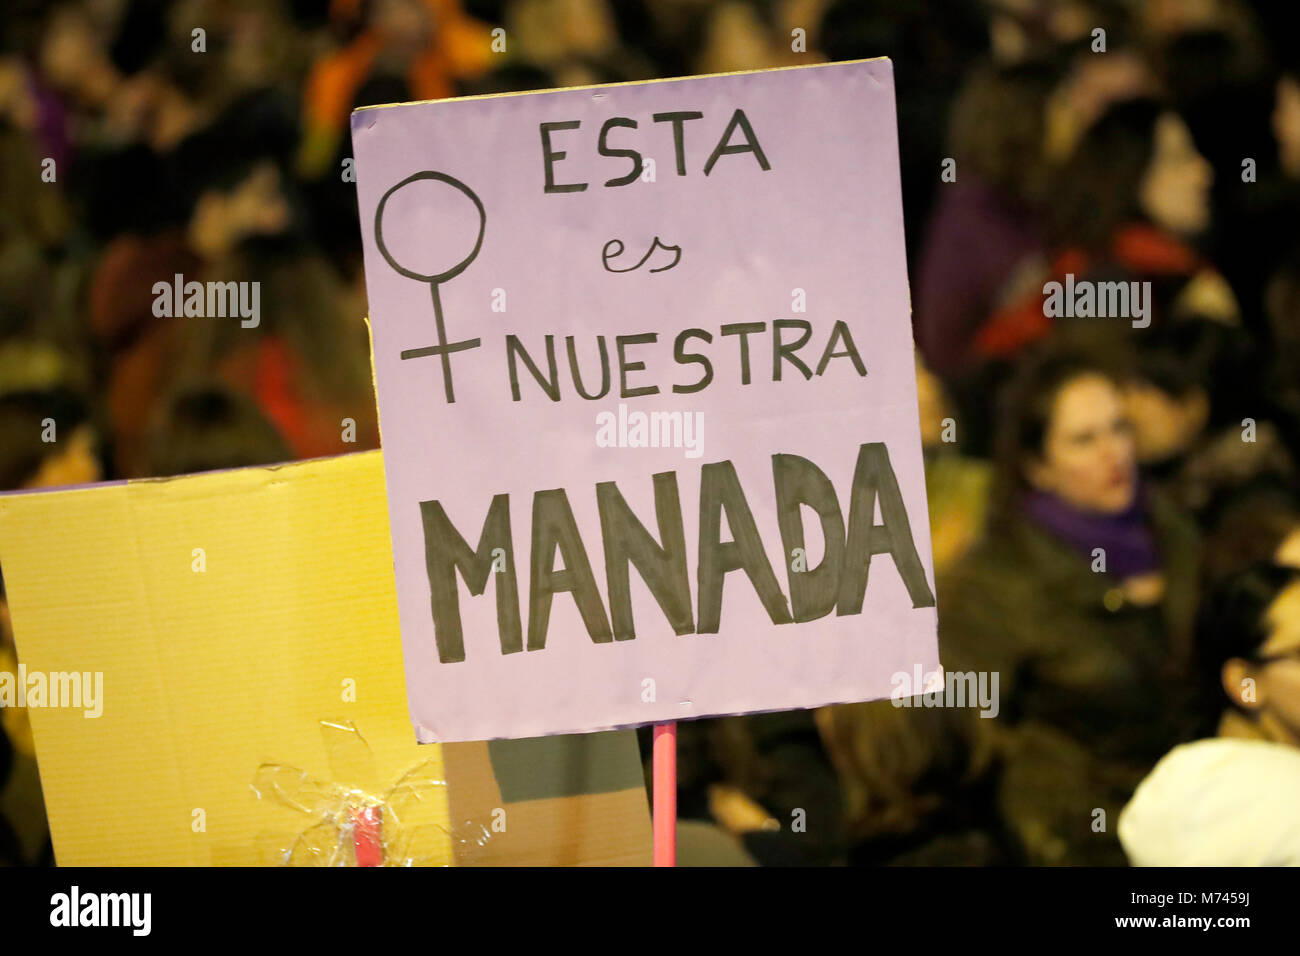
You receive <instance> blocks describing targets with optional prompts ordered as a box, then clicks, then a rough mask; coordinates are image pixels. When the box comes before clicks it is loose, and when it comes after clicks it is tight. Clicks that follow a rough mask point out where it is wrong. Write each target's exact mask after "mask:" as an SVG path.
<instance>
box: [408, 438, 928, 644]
mask: <svg viewBox="0 0 1300 956" xmlns="http://www.w3.org/2000/svg"><path fill="white" fill-rule="evenodd" d="M652 481H653V484H654V500H655V515H654V521H653V524H654V526H655V528H656V530H657V531H658V536H657V537H656V535H655V534H653V533H652V532H651V531H650V530H649V529H648V528H647V527H646V524H645V522H643V521H642V519H641V518H639V517H638V516H637V515H636V514H635V513H634V512H633V511H632V509H631V507H630V506H629V505H628V503H627V500H626V499H625V498H624V497H623V493H622V492H621V491H620V490H619V488H618V485H617V484H616V483H615V482H613V481H603V482H599V483H598V484H597V485H596V487H595V497H596V506H597V509H598V511H599V514H600V537H601V541H600V544H599V548H600V551H601V553H602V554H601V557H602V558H603V561H604V568H605V578H606V585H607V589H608V601H606V599H605V597H604V596H602V595H601V593H600V588H599V586H598V585H597V583H596V578H595V576H594V575H593V574H592V570H591V559H590V557H589V556H588V553H587V546H586V544H585V543H584V542H583V540H582V535H581V533H580V532H579V530H578V523H577V521H576V520H575V519H574V516H573V509H572V507H571V506H570V504H569V493H568V492H567V491H566V490H565V489H563V488H552V489H547V490H544V491H537V492H535V493H534V494H533V505H532V527H531V536H530V537H531V553H530V555H529V569H530V571H529V575H528V605H527V610H528V627H527V644H526V645H525V637H524V627H523V621H522V619H521V616H520V605H519V583H518V574H517V564H516V562H515V560H514V544H513V542H514V540H515V536H514V534H513V531H512V528H511V525H510V496H509V495H508V494H498V495H496V496H495V497H494V498H493V499H492V503H491V505H490V506H489V507H488V512H487V517H486V519H485V520H484V522H483V526H482V529H481V530H480V532H479V536H478V545H477V547H472V546H471V545H470V544H469V542H468V541H466V539H465V537H464V536H463V535H462V534H461V533H460V532H459V531H458V530H457V529H456V528H455V526H453V525H452V523H451V520H450V519H449V518H448V517H447V513H446V510H445V509H444V508H443V506H442V503H441V502H440V501H422V502H420V515H421V518H422V521H423V525H424V547H425V562H426V568H427V571H428V575H429V592H430V601H431V605H432V612H433V624H434V638H435V643H436V644H437V650H438V660H439V661H440V662H442V663H444V664H446V663H455V662H460V661H464V660H465V643H464V636H463V631H462V624H461V614H460V589H459V581H458V577H457V576H458V575H459V576H460V577H461V578H463V579H464V582H465V584H466V586H467V587H468V588H469V592H470V594H471V595H475V596H477V595H481V594H482V593H483V592H484V589H485V588H486V587H487V582H488V580H489V579H492V580H493V581H494V585H493V588H494V590H495V592H496V616H497V632H498V639H499V642H500V647H501V653H502V654H516V653H519V652H520V651H523V650H524V648H525V646H527V649H528V650H529V651H541V650H544V649H545V648H546V640H547V629H548V625H549V622H550V616H551V604H552V601H553V600H554V599H555V596H556V595H557V594H569V595H570V596H571V597H572V598H573V600H574V602H575V604H576V605H577V608H578V612H579V614H580V615H581V616H582V621H583V625H584V627H585V629H586V631H587V636H588V637H589V638H590V639H591V641H592V642H593V643H594V644H596V645H605V646H608V647H610V648H611V649H612V648H613V647H616V646H618V644H617V642H621V641H628V640H632V639H633V638H635V637H636V625H635V622H634V621H633V619H632V590H631V585H630V583H629V579H630V571H631V568H633V567H635V568H636V570H637V573H638V574H639V575H640V576H641V579H642V581H644V582H645V584H646V587H647V588H648V589H649V591H650V593H651V595H653V597H654V600H655V601H656V603H657V604H658V606H659V609H660V610H661V611H662V612H663V615H664V617H665V618H666V620H667V622H668V624H669V625H670V626H671V627H672V629H673V632H674V633H675V634H678V635H683V634H692V633H694V634H716V633H718V631H719V627H720V623H721V622H720V618H721V614H722V589H723V583H724V582H725V580H726V577H727V575H728V574H729V573H731V572H733V571H743V572H744V574H745V577H746V578H748V580H749V583H750V585H751V586H752V587H753V588H754V590H755V592H756V593H757V595H758V598H759V600H760V601H761V602H762V604H763V607H764V609H765V610H766V611H767V614H768V617H769V618H770V619H771V621H772V623H773V624H778V625H779V624H796V623H807V622H809V621H815V620H817V619H818V618H822V617H825V616H826V615H828V614H830V613H831V612H832V611H833V612H835V614H836V616H839V617H843V616H845V615H852V614H861V613H862V606H863V600H864V596H865V593H866V588H867V572H868V569H869V567H870V564H871V559H872V558H873V557H875V556H879V555H885V554H887V555H889V557H890V558H891V559H892V560H893V563H894V566H895V568H896V569H897V571H898V574H899V576H900V577H901V578H902V581H903V584H904V586H905V587H906V588H907V592H908V595H909V596H910V597H911V599H912V606H913V607H914V608H921V607H934V594H933V592H932V591H931V590H930V586H929V584H928V583H927V581H926V578H925V569H924V567H923V566H922V564H921V560H920V558H919V557H918V556H917V551H916V543H915V542H914V541H913V539H912V530H911V526H910V523H909V521H908V516H907V510H906V508H905V507H904V505H903V499H902V496H901V494H900V493H899V490H898V480H897V478H896V477H895V475H894V470H893V468H892V467H891V465H890V462H889V452H888V450H887V449H886V448H885V445H884V444H883V443H881V442H870V443H868V444H864V445H862V446H860V447H859V449H858V460H857V464H856V466H855V469H854V473H853V483H852V487H851V488H850V492H849V513H848V522H847V525H846V523H845V520H844V514H843V512H842V510H841V508H840V502H839V499H838V497H837V495H836V492H835V488H834V486H833V485H832V483H831V480H830V478H829V477H827V475H826V473H825V472H824V471H822V470H821V469H820V468H818V467H817V466H816V465H815V464H813V463H812V462H811V461H809V460H808V459H806V458H801V457H799V456H797V455H786V454H776V455H773V456H772V481H773V496H774V504H775V507H774V508H771V509H764V510H765V511H766V510H771V511H773V512H774V513H775V514H776V517H777V527H778V530H779V531H780V536H781V547H782V551H783V553H784V554H792V553H794V549H796V548H798V549H800V550H801V553H805V554H806V553H807V546H806V544H805V540H804V514H805V513H806V512H809V511H811V512H812V513H813V514H815V515H817V517H818V520H819V521H820V524H821V532H822V537H823V539H824V541H825V553H824V554H823V557H822V561H821V564H819V565H818V566H817V567H815V568H809V569H807V570H802V571H798V572H795V571H793V570H790V569H787V580H788V587H789V597H788V598H787V596H786V594H785V593H783V592H782V590H781V585H780V584H779V583H778V582H777V578H776V574H775V572H774V571H773V568H772V564H771V563H770V562H769V561H768V558H767V550H766V547H765V546H764V543H763V540H762V538H761V536H760V534H759V530H758V525H757V524H756V522H755V521H754V512H753V509H752V508H751V507H750V504H749V499H748V496H747V495H746V492H745V490H744V489H743V488H742V486H741V483H740V478H739V476H738V475H737V473H736V468H735V466H734V465H733V464H732V463H731V462H730V461H718V462H709V463H707V464H705V465H703V466H701V468H700V485H699V487H700V491H699V510H698V515H699V540H698V541H697V542H696V544H697V551H696V556H697V564H696V573H695V601H694V602H692V599H691V581H690V577H689V573H688V570H687V562H686V557H687V544H686V535H685V532H684V524H683V521H682V506H681V500H680V497H679V495H678V489H677V473H676V472H673V471H667V472H661V473H659V474H656V475H654V476H653V478H652ZM877 508H879V513H880V517H881V522H882V523H881V524H876V523H875V515H876V511H877ZM724 517H725V520H726V523H725V528H726V529H727V533H728V534H729V536H730V538H731V540H723V536H722V535H723V528H724V524H723V519H724ZM500 554H504V555H505V556H506V561H505V566H504V569H503V568H502V567H501V562H500V561H499V560H498V557H499V555H500ZM557 555H558V556H559V557H560V558H562V559H563V567H562V568H560V569H558V570H557V569H556V557H557ZM782 563H783V564H784V563H785V562H782ZM494 570H495V573H494Z"/></svg>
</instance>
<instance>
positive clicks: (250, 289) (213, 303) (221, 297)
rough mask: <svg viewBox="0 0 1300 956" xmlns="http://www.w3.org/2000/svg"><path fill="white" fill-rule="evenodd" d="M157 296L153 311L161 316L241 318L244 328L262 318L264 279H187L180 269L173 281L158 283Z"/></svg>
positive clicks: (156, 285) (241, 326)
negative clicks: (195, 280)
mask: <svg viewBox="0 0 1300 956" xmlns="http://www.w3.org/2000/svg"><path fill="white" fill-rule="evenodd" d="M153 295H154V300H153V314H154V315H156V316H157V317H158V318H160V319H164V318H165V319H170V318H181V317H182V316H183V317H185V318H200V319H203V318H207V319H226V318H232V319H233V318H236V317H238V318H239V319H241V321H240V323H239V326H240V328H244V329H255V328H257V326H258V325H259V324H260V323H261V321H262V309H261V300H262V283H260V282H206V283H205V282H186V281H185V277H184V276H183V275H181V274H180V273H179V272H178V273H176V275H175V276H174V278H173V280H172V282H170V283H167V282H155V283H154V284H153Z"/></svg>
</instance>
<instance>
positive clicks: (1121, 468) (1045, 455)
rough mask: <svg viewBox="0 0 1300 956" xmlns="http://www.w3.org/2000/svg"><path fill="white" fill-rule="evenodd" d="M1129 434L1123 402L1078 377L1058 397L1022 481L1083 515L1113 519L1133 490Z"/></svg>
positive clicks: (1106, 385) (1110, 386)
mask: <svg viewBox="0 0 1300 956" xmlns="http://www.w3.org/2000/svg"><path fill="white" fill-rule="evenodd" d="M1134 461H1135V451H1134V442H1133V430H1132V427H1131V426H1130V424H1129V420H1128V415H1127V412H1126V411H1125V407H1124V396H1123V395H1122V394H1121V393H1120V390H1119V389H1118V388H1117V387H1116V385H1115V384H1114V383H1113V382H1112V381H1111V380H1110V379H1108V378H1106V377H1105V376H1102V375H1093V374H1089V375H1081V376H1079V377H1078V378H1076V379H1073V380H1071V381H1069V382H1067V383H1066V384H1065V385H1064V386H1063V387H1062V388H1061V390H1060V391H1059V392H1057V395H1056V401H1055V402H1054V403H1053V407H1052V417H1051V421H1050V422H1049V424H1048V429H1047V435H1046V437H1045V438H1044V440H1043V449H1042V453H1041V455H1040V456H1039V457H1036V458H1034V459H1031V460H1030V462H1029V463H1028V468H1027V469H1026V477H1028V479H1029V481H1030V483H1031V484H1032V485H1034V486H1035V487H1036V488H1039V489H1041V490H1043V491H1048V492H1051V493H1052V494H1054V495H1056V496H1057V497H1058V498H1061V499H1062V500H1064V501H1065V502H1067V503H1068V504H1070V505H1073V506H1074V507H1076V508H1079V509H1080V510H1083V511H1096V512H1101V513H1104V514H1115V513H1117V512H1120V511H1123V510H1124V509H1125V508H1127V507H1128V506H1129V505H1130V504H1132V502H1133V495H1134V491H1135V489H1136V487H1137V474H1136V469H1135V464H1134Z"/></svg>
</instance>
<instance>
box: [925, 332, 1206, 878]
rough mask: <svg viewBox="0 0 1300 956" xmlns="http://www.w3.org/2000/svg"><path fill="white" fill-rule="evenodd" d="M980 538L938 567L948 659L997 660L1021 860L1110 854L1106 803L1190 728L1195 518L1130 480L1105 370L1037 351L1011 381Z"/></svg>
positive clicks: (994, 726) (966, 666) (988, 665)
mask: <svg viewBox="0 0 1300 956" xmlns="http://www.w3.org/2000/svg"><path fill="white" fill-rule="evenodd" d="M1005 399H1006V402H1005V405H1004V407H1003V409H1002V411H1001V415H1000V419H999V425H1000V435H999V445H998V458H999V461H998V477H997V479H996V487H995V500H994V502H993V504H992V508H991V512H990V522H989V526H988V530H987V532H986V534H985V537H984V539H983V540H982V541H981V542H980V543H979V544H977V545H976V546H975V547H974V548H973V549H972V550H971V551H970V552H969V553H968V554H967V555H966V556H965V557H964V558H963V559H962V560H961V561H960V562H959V563H958V564H957V565H956V566H955V567H954V569H953V570H952V572H951V573H950V574H949V575H948V576H947V578H946V580H944V579H941V580H940V581H939V588H938V602H939V633H940V653H941V656H942V659H943V662H944V665H945V666H946V668H947V669H948V670H950V671H954V670H955V671H966V670H974V671H990V672H997V673H998V675H999V684H998V686H999V691H1000V709H999V712H998V715H997V717H996V718H993V719H991V720H983V719H978V720H977V723H980V724H982V725H984V726H983V727H982V728H981V729H982V730H983V731H984V732H987V733H990V734H991V735H992V736H993V737H994V738H995V741H996V744H997V746H998V749H999V751H1000V753H1001V755H1002V763H1003V770H1002V780H1001V784H1000V787H999V805H1000V809H1001V812H1002V814H1003V816H1004V818H1005V820H1006V823H1007V825H1008V829H1009V830H1010V831H1011V832H1012V833H1014V834H1016V835H1017V837H1018V839H1019V840H1020V842H1021V843H1022V844H1023V849H1024V851H1025V853H1026V855H1027V858H1028V860H1029V861H1031V862H1033V863H1037V864H1092V865H1106V864H1115V865H1123V864H1124V863H1125V858H1124V855H1123V851H1122V849H1121V848H1120V845H1119V842H1118V839H1117V838H1116V835H1115V824H1116V821H1117V819H1118V815H1119V811H1120V809H1121V808H1122V807H1123V806H1124V804H1125V802H1126V801H1127V800H1128V799H1129V797H1130V796H1131V795H1132V793H1133V790H1134V788H1135V787H1136V785H1137V783H1138V782H1139V781H1140V780H1141V779H1142V777H1143V776H1144V775H1145V774H1146V773H1147V772H1148V771H1149V770H1150V769H1151V767H1152V766H1153V765H1154V764H1155V762H1156V761H1157V760H1158V759H1159V758H1160V757H1161V756H1162V755H1163V754H1164V753H1165V752H1166V751H1167V750H1168V749H1169V748H1170V747H1171V746H1173V745H1174V744H1176V743H1178V742H1180V741H1182V740H1184V739H1188V738H1189V736H1190V734H1191V730H1192V728H1191V726H1190V723H1189V721H1188V719H1187V716H1186V715H1187V712H1188V703H1189V696H1190V695H1189V691H1188V689H1187V683H1186V681H1185V679H1184V675H1185V673H1186V667H1187V662H1188V660H1189V655H1190V651H1191V648H1190V646H1189V641H1190V634H1191V629H1192V622H1193V620H1194V617H1195V600H1196V582H1197V572H1198V564H1199V560H1198V541H1197V535H1196V531H1195V529H1194V527H1193V526H1192V525H1191V523H1190V521H1189V520H1188V519H1187V518H1185V517H1184V516H1183V515H1181V514H1180V513H1179V512H1178V511H1177V510H1176V509H1175V508H1173V506H1172V505H1171V504H1170V503H1169V502H1167V501H1165V500H1164V499H1162V498H1161V497H1160V496H1159V495H1158V494H1156V493H1155V491H1154V489H1151V488H1147V487H1144V486H1143V484H1142V482H1141V480H1140V477H1139V475H1138V473H1137V469H1136V456H1135V451H1134V440H1133V434H1132V430H1131V426H1130V424H1129V422H1128V419H1127V417H1126V415H1125V411H1124V400H1123V395H1122V392H1121V388H1120V383H1119V381H1118V380H1117V378H1116V377H1115V375H1113V374H1112V373H1111V372H1110V371H1108V370H1107V369H1106V367H1105V365H1104V364H1102V363H1099V362H1097V361H1095V360H1093V359H1091V358H1088V357H1086V356H1083V355H1078V354H1067V353H1061V352H1056V353H1048V354H1044V355H1040V356H1038V357H1037V358H1036V359H1034V360H1033V361H1031V362H1030V363H1029V364H1028V365H1026V366H1025V367H1024V368H1023V369H1022V370H1021V372H1020V374H1019V375H1018V376H1017V378H1016V380H1015V381H1013V382H1012V383H1011V385H1010V386H1009V388H1008V392H1007V395H1006V396H1005Z"/></svg>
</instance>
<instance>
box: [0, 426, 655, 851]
mask: <svg viewBox="0 0 1300 956" xmlns="http://www.w3.org/2000/svg"><path fill="white" fill-rule="evenodd" d="M0 564H2V566H3V570H4V576H5V582H6V587H7V591H8V598H9V605H10V612H11V616H12V620H13V628H14V635H15V640H16V644H17V650H18V658H19V660H20V662H21V664H22V667H23V669H24V670H25V675H24V676H25V684H24V687H25V689H26V690H27V691H28V692H30V691H32V690H33V689H34V688H35V687H36V686H37V684H38V683H39V682H38V681H36V679H35V675H40V676H41V677H42V678H43V679H44V682H45V688H44V691H45V692H44V695H43V698H42V699H40V700H35V699H29V700H28V701H26V703H27V704H28V713H29V715H30V718H31V724H32V729H33V733H34V736H35V742H36V752H37V757H38V761H39V764H40V771H41V778H42V783H43V786H44V790H45V799H46V806H47V811H48V815H49V820H50V831H51V835H52V837H53V841H54V849H55V856H56V859H57V861H58V862H59V863H60V864H61V865H79V866H103V865H164V866H165V865H259V864H266V863H272V862H277V861H281V860H283V859H284V858H285V857H286V855H287V854H288V853H289V852H292V853H293V860H292V861H293V862H295V863H299V862H302V863H316V864H327V863H331V862H332V863H336V864H337V863H340V862H342V863H354V862H355V861H356V860H355V857H354V856H353V851H354V850H355V854H356V856H360V855H362V853H363V851H365V850H366V846H367V843H368V841H370V842H372V843H373V842H374V840H373V838H375V837H376V829H377V830H380V831H382V844H383V845H382V850H379V851H378V853H379V855H380V856H382V857H383V859H382V862H385V863H390V864H391V863H401V862H414V863H420V864H434V865H437V864H451V863H454V862H476V861H477V860H476V857H477V858H481V859H484V860H491V861H492V862H510V861H511V860H512V859H520V860H523V859H526V860H527V861H528V862H541V863H545V862H571V863H590V862H600V863H609V862H642V861H647V860H648V858H649V818H648V812H647V809H646V800H645V793H644V790H643V789H641V788H640V787H639V785H637V786H626V785H625V783H620V784H618V785H617V787H622V788H623V789H617V787H611V786H608V785H607V786H604V787H603V792H593V790H592V789H591V788H589V789H588V790H587V791H585V792H584V794H583V795H581V796H571V795H569V794H549V795H547V794H531V795H530V796H533V797H538V799H534V800H532V801H531V802H532V804H533V806H534V807H539V806H547V805H553V804H554V803H555V802H556V801H554V800H553V799H541V798H542V797H547V796H550V797H552V798H553V797H555V796H562V797H563V798H564V799H567V800H571V801H575V803H574V804H573V805H574V806H580V807H581V808H582V812H581V813H579V815H578V818H577V819H573V820H571V821H570V826H571V827H572V828H573V829H572V830H571V831H570V832H567V833H566V832H559V833H556V832H541V829H540V828H536V829H535V828H532V827H528V826H526V825H524V824H519V823H518V821H519V820H525V821H526V820H528V819H538V820H554V819H555V816H556V815H555V814H554V813H553V812H543V813H540V814H539V813H537V812H533V813H531V814H529V813H527V812H525V813H520V814H515V818H516V820H515V823H516V825H515V826H514V827H511V825H510V821H508V820H506V819H505V817H506V816H507V813H501V814H494V813H493V812H492V811H493V810H496V809H499V808H498V807H491V806H488V805H487V804H491V803H497V802H500V803H502V805H503V806H504V801H496V800H495V799H493V797H494V796H495V795H497V794H499V793H501V792H504V790H505V789H506V788H505V787H501V788H498V787H497V786H496V781H495V780H494V779H493V778H492V773H493V768H492V764H491V762H490V761H489V760H488V759H487V757H486V751H487V750H488V746H487V745H486V744H465V745H457V746H461V747H463V748H470V749H464V750H462V751H460V754H461V758H460V759H459V764H460V765H461V766H464V767H466V768H477V769H467V770H465V771H463V772H460V771H456V770H454V769H453V774H452V777H451V779H448V776H447V773H446V770H447V767H448V765H449V764H451V763H455V762H456V761H453V760H445V759H444V757H445V756H446V755H447V754H448V752H449V751H451V750H452V748H451V747H439V746H437V745H424V746H420V745H417V744H416V742H415V736H414V733H413V731H412V727H411V724H410V718H409V716H408V712H407V706H406V693H405V686H404V680H403V668H402V657H401V643H400V641H399V638H398V622H397V602H396V598H395V595H394V582H393V566H392V550H391V546H390V541H389V531H388V522H387V510H386V507H385V497H384V479H383V463H382V458H381V456H380V453H379V452H367V453H363V454H356V455H345V456H341V457H338V458H329V459H319V460H315V461H309V462H302V463H297V464H292V465H283V466H278V467H273V468H249V469H240V470H236V471H226V472H213V473H209V474H204V475H195V476H188V477H184V478H177V479H167V480H149V481H139V482H135V481H133V482H124V483H118V484H110V485H99V486H92V487H89V488H84V489H71V490H66V491H57V492H46V493H39V494H18V495H9V496H3V497H0ZM73 674H79V675H81V677H82V680H81V681H80V683H81V685H82V686H80V687H77V686H74V684H75V683H76V682H75V681H74V680H73V678H72V676H71V675H73ZM97 675H102V677H100V676H97ZM97 681H102V683H100V684H99V686H100V688H101V690H100V692H99V694H98V696H99V697H100V698H101V699H99V700H97V701H96V700H89V699H88V698H93V697H95V696H96V693H95V690H94V688H95V687H96V683H97ZM78 693H80V695H81V699H80V700H78V699H76V698H77V694H78ZM95 710H100V711H101V712H100V714H99V716H93V713H94V711H95ZM618 737H619V739H620V740H621V742H618V741H615V744H616V746H618V747H620V748H625V749H627V751H628V752H629V753H633V759H634V750H635V741H634V739H633V736H632V735H631V734H630V733H624V734H621V735H618ZM590 739H592V740H594V738H590ZM578 743H579V745H580V746H582V745H585V744H584V742H583V741H582V739H579V741H578ZM608 743H610V741H609V740H607V741H606V744H608ZM478 751H483V752H484V754H483V758H482V759H475V754H477V753H478ZM619 752H620V753H623V750H620V751H619ZM625 756H626V755H625ZM496 770H497V774H498V776H499V774H500V772H501V768H500V767H497V768H496ZM457 772H460V773H461V777H459V778H458V777H456V776H455V774H456V773H457ZM624 780H625V781H626V774H625V775H624ZM255 782H256V783H257V790H255V789H254V783H255ZM458 787H461V788H463V790H464V791H465V792H467V793H468V792H474V793H476V794H478V796H477V797H476V803H475V809H474V811H473V813H472V814H469V815H467V814H466V813H465V812H459V811H457V810H456V809H455V807H456V800H457V796H456V795H457V788H458ZM595 789H596V790H601V789H602V788H595ZM259 791H260V793H261V797H260V798H259V796H258V793H259ZM485 793H486V794H489V795H490V796H486V797H485V796H483V794H485ZM382 799H388V800H389V801H390V803H391V805H390V806H389V807H388V808H387V809H384V810H383V811H382V820H378V819H377V818H373V817H371V818H367V817H366V816H365V814H366V812H367V810H366V806H367V804H368V803H373V802H376V800H382ZM507 799H508V798H507ZM466 806H468V804H466ZM520 806H521V807H524V806H525V805H524V804H520ZM505 809H506V811H509V807H506V808H505ZM498 817H500V818H501V819H498ZM593 822H594V823H595V824H596V825H595V826H594V827H592V826H587V824H589V823H593ZM498 823H500V824H501V825H500V826H496V827H494V824H498ZM521 827H522V829H523V830H524V831H525V832H521ZM588 830H590V831H591V832H593V833H599V835H600V839H599V840H598V841H594V842H593V840H592V839H591V838H590V837H589V836H587V835H586V831H588ZM371 849H372V850H373V849H374V847H373V846H371Z"/></svg>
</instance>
